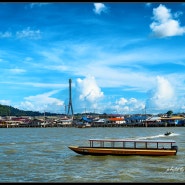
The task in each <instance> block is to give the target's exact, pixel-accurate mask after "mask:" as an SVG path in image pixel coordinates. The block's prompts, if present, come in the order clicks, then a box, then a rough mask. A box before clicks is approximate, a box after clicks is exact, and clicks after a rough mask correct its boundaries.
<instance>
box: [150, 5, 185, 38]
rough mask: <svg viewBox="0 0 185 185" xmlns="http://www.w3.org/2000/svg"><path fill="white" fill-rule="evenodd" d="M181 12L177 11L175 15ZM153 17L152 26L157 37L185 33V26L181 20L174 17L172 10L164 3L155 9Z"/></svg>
mask: <svg viewBox="0 0 185 185" xmlns="http://www.w3.org/2000/svg"><path fill="white" fill-rule="evenodd" d="M180 14H181V13H179V12H178V13H175V14H174V17H177V15H178V16H179V15H180ZM153 19H154V21H153V22H152V23H151V24H150V28H151V30H152V31H153V33H154V35H155V36H157V37H160V38H162V37H171V36H177V35H183V34H184V33H185V27H181V26H180V23H179V21H178V20H175V19H173V15H172V14H171V10H170V9H167V8H166V7H165V6H164V5H162V4H160V5H159V6H158V7H157V8H154V9H153Z"/></svg>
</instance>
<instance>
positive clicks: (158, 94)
mask: <svg viewBox="0 0 185 185" xmlns="http://www.w3.org/2000/svg"><path fill="white" fill-rule="evenodd" d="M174 102H175V89H174V88H173V86H172V85H171V84H170V82H169V81H168V80H167V79H165V78H164V77H160V76H158V77H157V84H156V87H155V88H154V89H152V90H151V91H150V93H149V98H148V100H147V102H146V108H149V109H150V108H152V109H164V110H165V109H170V108H173V107H174Z"/></svg>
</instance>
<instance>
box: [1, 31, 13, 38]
mask: <svg viewBox="0 0 185 185" xmlns="http://www.w3.org/2000/svg"><path fill="white" fill-rule="evenodd" d="M11 36H12V33H11V32H8V31H6V32H4V33H2V32H0V38H10V37H11Z"/></svg>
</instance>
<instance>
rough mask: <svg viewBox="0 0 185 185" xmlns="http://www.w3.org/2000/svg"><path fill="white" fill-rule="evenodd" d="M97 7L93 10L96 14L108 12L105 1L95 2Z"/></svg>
mask: <svg viewBox="0 0 185 185" xmlns="http://www.w3.org/2000/svg"><path fill="white" fill-rule="evenodd" d="M94 6H95V8H94V9H93V11H94V12H95V14H99V15H100V14H101V13H102V12H105V13H106V12H107V7H106V6H105V5H104V4H103V3H94Z"/></svg>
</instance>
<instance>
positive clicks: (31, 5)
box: [30, 2, 50, 8]
mask: <svg viewBox="0 0 185 185" xmlns="http://www.w3.org/2000/svg"><path fill="white" fill-rule="evenodd" d="M48 4H50V3H43V2H42V3H31V4H30V8H33V7H41V6H44V5H48Z"/></svg>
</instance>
